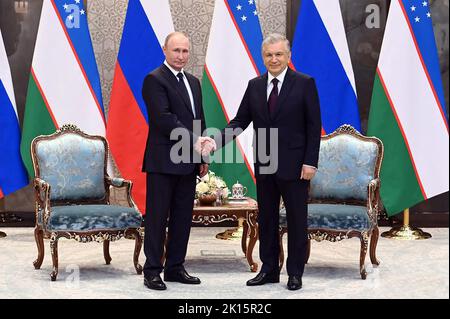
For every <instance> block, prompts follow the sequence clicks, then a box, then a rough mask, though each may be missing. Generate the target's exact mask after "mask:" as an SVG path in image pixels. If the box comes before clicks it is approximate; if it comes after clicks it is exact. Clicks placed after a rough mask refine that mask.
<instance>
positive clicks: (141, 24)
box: [106, 0, 174, 213]
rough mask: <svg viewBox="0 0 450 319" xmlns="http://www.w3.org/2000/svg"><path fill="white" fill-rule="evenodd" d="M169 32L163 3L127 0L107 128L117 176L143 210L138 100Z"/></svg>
mask: <svg viewBox="0 0 450 319" xmlns="http://www.w3.org/2000/svg"><path fill="white" fill-rule="evenodd" d="M173 31H174V26H173V21H172V15H171V13H170V7H169V2H168V1H147V0H141V1H139V0H130V1H129V3H128V9H127V15H126V18H125V25H124V29H123V34H122V40H121V44H120V49H119V55H118V58H117V64H116V69H115V75H114V81H113V87H112V92H111V101H110V104H109V113H108V121H107V129H106V137H107V139H108V141H109V145H110V149H111V153H112V155H113V158H114V160H115V162H116V165H117V167H118V169H119V171H120V174H121V175H122V176H123V177H124V178H126V179H129V180H131V181H132V182H133V184H134V185H133V193H132V195H133V199H134V200H135V202H136V204H137V206H138V208H139V210H140V211H141V212H142V213H144V212H145V195H146V179H145V173H142V160H143V158H144V151H145V143H146V139H147V133H148V114H147V108H146V105H145V103H144V100H143V98H142V83H143V81H144V78H145V76H146V75H147V74H148V73H149V72H151V71H152V70H154V69H155V68H157V67H158V66H159V65H161V64H162V63H163V62H164V54H163V51H162V46H163V45H164V40H165V38H166V36H167V35H168V34H169V33H171V32H173Z"/></svg>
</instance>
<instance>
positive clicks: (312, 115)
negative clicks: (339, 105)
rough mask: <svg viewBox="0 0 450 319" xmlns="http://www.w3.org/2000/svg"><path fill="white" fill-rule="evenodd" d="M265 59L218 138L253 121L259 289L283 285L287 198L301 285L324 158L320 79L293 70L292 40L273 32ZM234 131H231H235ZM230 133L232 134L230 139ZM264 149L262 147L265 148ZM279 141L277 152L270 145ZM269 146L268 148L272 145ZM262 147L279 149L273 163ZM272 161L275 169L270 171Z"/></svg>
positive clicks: (293, 268) (292, 265)
mask: <svg viewBox="0 0 450 319" xmlns="http://www.w3.org/2000/svg"><path fill="white" fill-rule="evenodd" d="M262 55H263V60H264V64H265V66H266V68H267V70H268V72H267V73H266V74H264V75H261V76H259V77H257V78H254V79H252V80H250V81H249V83H248V87H247V90H246V91H245V94H244V97H243V99H242V101H241V104H240V106H239V110H238V112H237V115H236V117H235V118H234V119H233V120H231V121H230V123H229V124H228V125H227V127H226V128H225V129H224V130H223V131H222V134H221V136H217V137H216V138H215V141H216V143H217V145H218V146H219V147H223V146H224V144H225V143H226V142H222V141H230V140H232V139H233V138H235V137H236V136H237V134H238V133H235V132H239V131H241V132H242V131H243V130H245V129H246V128H247V127H248V125H249V124H250V123H251V122H253V127H254V129H255V132H256V133H255V134H256V136H255V137H256V138H255V139H254V140H255V141H256V152H255V154H258V156H257V157H256V158H255V170H254V171H255V177H256V189H257V199H258V209H259V215H258V225H259V240H260V246H259V247H260V249H259V253H260V259H261V261H262V262H263V265H262V268H261V272H260V273H259V274H258V275H257V276H256V277H255V278H253V279H250V280H249V281H247V286H259V285H264V284H267V283H278V282H279V281H280V270H279V264H278V256H279V253H280V251H279V247H280V245H279V234H278V229H279V228H278V226H279V210H280V199H281V197H282V198H283V201H284V204H285V207H286V215H287V224H288V229H289V236H288V258H287V263H286V265H287V266H286V267H287V272H288V275H289V279H288V283H287V287H288V289H289V290H297V289H300V288H301V287H302V275H303V270H304V266H305V258H306V249H307V243H308V236H307V197H308V185H309V182H310V180H311V178H313V176H314V174H315V172H316V169H317V163H318V158H319V146H320V135H321V128H322V124H321V119H320V107H319V98H318V94H317V89H316V85H315V81H314V79H313V78H311V77H310V76H308V75H305V74H302V73H299V72H296V71H294V70H292V69H290V68H289V67H288V63H289V61H290V58H291V50H290V45H289V41H288V40H287V39H286V37H284V36H283V35H280V34H271V35H269V36H268V37H267V38H266V39H264V41H263V43H262ZM271 130H277V131H278V134H275V135H277V136H276V138H275V139H274V138H271V139H269V140H265V141H263V140H260V138H258V135H260V134H261V132H263V131H265V132H266V134H265V136H268V132H270V131H271ZM230 132H231V133H230ZM230 134H231V136H230ZM233 134H236V135H233ZM263 143H264V144H265V145H262V144H263ZM271 143H277V145H278V147H277V148H272V147H270V144H271ZM268 145H269V147H267V146H268ZM258 147H260V148H265V149H266V150H270V151H271V152H272V151H273V149H275V150H277V151H275V152H273V153H274V154H270V156H269V158H270V161H269V163H267V161H263V160H262V156H259V152H258ZM270 162H272V163H273V162H277V163H276V165H275V166H276V167H277V169H276V171H275V172H271V171H270V170H267V169H265V168H267V167H268V166H273V165H271V163H270Z"/></svg>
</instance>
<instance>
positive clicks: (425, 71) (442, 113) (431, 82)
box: [398, 1, 448, 133]
mask: <svg viewBox="0 0 450 319" xmlns="http://www.w3.org/2000/svg"><path fill="white" fill-rule="evenodd" d="M398 3H399V5H400V8H401V9H402V12H403V16H404V18H405V21H406V24H407V25H408V28H409V32H410V33H411V38H412V39H413V41H414V45H415V47H416V52H417V55H418V56H419V59H420V63H421V64H422V68H423V72H424V73H425V75H426V76H427V80H428V84H429V85H430V88H431V91H432V92H433V95H434V99H435V100H436V103H437V105H438V107H439V112H440V113H441V116H442V120H443V121H444V124H445V127H446V128H447V133H448V123H447V117H446V116H445V114H444V109H443V107H442V105H441V101H439V97H438V95H437V92H436V89H435V88H434V85H433V81H431V76H430V74H429V73H428V69H427V67H426V66H425V61H424V60H423V57H422V53H421V52H420V49H419V45H418V44H417V40H416V37H415V35H414V31H413V29H412V26H411V23H410V21H409V19H408V14H407V13H406V11H405V7H404V6H403V3H402V2H401V1H399V2H398Z"/></svg>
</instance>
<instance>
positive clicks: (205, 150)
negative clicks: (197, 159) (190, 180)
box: [194, 136, 217, 156]
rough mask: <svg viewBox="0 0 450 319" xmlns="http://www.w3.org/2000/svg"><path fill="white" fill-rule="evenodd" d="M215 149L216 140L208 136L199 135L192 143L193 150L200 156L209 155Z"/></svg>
mask: <svg viewBox="0 0 450 319" xmlns="http://www.w3.org/2000/svg"><path fill="white" fill-rule="evenodd" d="M216 149H217V145H216V142H215V141H214V140H213V139H212V138H210V137H208V136H200V137H199V138H198V139H197V142H195V144H194V150H195V151H196V152H197V153H199V154H201V155H202V156H206V155H209V154H210V153H211V152H213V151H215V150H216Z"/></svg>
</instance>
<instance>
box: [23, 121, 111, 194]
mask: <svg viewBox="0 0 450 319" xmlns="http://www.w3.org/2000/svg"><path fill="white" fill-rule="evenodd" d="M107 150H108V144H107V141H106V139H105V138H104V137H102V136H93V135H88V134H85V133H84V132H82V131H80V130H79V129H78V128H77V127H76V126H74V125H64V126H63V127H62V128H61V129H60V130H58V131H56V132H55V133H53V134H51V135H41V136H38V137H36V138H35V139H34V140H33V142H32V143H31V157H32V159H33V167H34V173H35V176H36V177H38V178H41V179H43V180H44V181H45V182H47V183H49V184H50V200H52V201H61V202H78V201H101V200H103V199H105V198H106V195H107V189H106V185H105V175H106V165H107V164H106V163H107Z"/></svg>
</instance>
